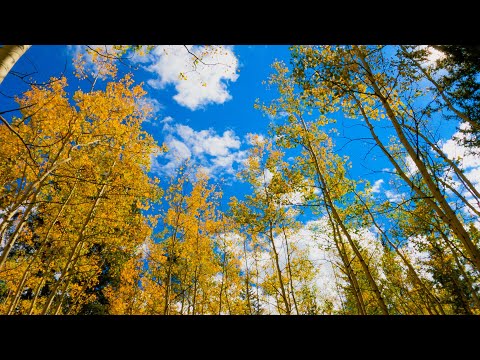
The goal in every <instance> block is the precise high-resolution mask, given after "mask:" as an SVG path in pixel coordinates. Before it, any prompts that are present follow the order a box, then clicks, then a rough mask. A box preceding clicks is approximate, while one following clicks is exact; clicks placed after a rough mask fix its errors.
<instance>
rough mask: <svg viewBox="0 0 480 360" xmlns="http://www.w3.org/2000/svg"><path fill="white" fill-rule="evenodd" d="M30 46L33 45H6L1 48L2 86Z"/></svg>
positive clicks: (0, 71)
mask: <svg viewBox="0 0 480 360" xmlns="http://www.w3.org/2000/svg"><path fill="white" fill-rule="evenodd" d="M30 46H32V45H4V46H2V47H0V85H1V84H2V82H3V80H4V79H5V77H6V76H7V75H8V73H9V72H10V70H12V68H13V66H14V65H15V64H16V62H17V61H18V59H20V57H21V56H22V55H23V54H25V52H26V51H27V50H28V49H29V48H30Z"/></svg>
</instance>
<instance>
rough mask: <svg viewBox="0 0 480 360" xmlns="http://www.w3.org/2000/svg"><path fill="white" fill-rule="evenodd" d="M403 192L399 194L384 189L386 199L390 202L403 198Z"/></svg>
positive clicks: (397, 201)
mask: <svg viewBox="0 0 480 360" xmlns="http://www.w3.org/2000/svg"><path fill="white" fill-rule="evenodd" d="M403 195H404V194H403V193H402V194H399V193H397V192H395V191H392V190H385V196H386V197H387V199H388V201H390V202H392V203H399V202H401V201H402V200H403Z"/></svg>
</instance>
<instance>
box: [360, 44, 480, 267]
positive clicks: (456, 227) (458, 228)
mask: <svg viewBox="0 0 480 360" xmlns="http://www.w3.org/2000/svg"><path fill="white" fill-rule="evenodd" d="M356 52H357V54H358V57H359V58H360V61H361V62H362V65H363V67H364V68H365V70H366V75H367V79H368V81H369V83H370V85H371V86H372V88H373V90H374V91H375V95H376V96H377V97H378V98H379V99H380V101H381V103H382V105H383V107H384V109H385V111H386V113H387V116H388V118H389V119H390V122H391V123H392V125H393V127H394V128H395V132H396V134H397V136H398V138H399V140H400V142H401V143H402V145H403V146H404V147H405V150H407V153H408V155H409V156H410V157H411V158H412V160H413V161H414V163H415V165H416V166H417V169H418V170H419V172H420V174H421V175H422V178H423V180H424V182H425V185H427V187H428V189H429V190H430V192H431V194H432V196H433V197H434V199H435V200H436V201H437V202H438V204H439V206H440V208H441V210H442V211H441V214H440V213H439V214H438V215H439V216H442V217H444V218H446V221H445V222H446V223H447V224H448V226H449V227H450V229H451V230H452V231H453V233H454V234H455V235H456V236H457V238H458V239H459V240H460V241H461V242H462V244H463V246H465V249H466V250H467V252H468V254H469V255H470V256H471V257H472V262H473V263H474V265H475V267H476V268H477V269H478V270H480V251H479V250H478V248H477V247H476V246H475V244H474V243H473V241H472V239H471V238H470V235H469V233H468V232H467V231H466V230H465V228H464V226H463V225H462V223H461V222H460V220H459V219H458V217H457V215H456V214H455V212H454V211H453V210H452V208H451V207H450V205H449V204H448V202H447V200H446V199H445V197H444V196H443V195H442V194H441V192H440V190H439V189H438V186H437V185H436V184H435V183H434V181H433V179H432V176H431V175H430V173H429V172H428V169H427V167H426V166H425V164H424V163H423V161H422V160H420V158H419V157H418V155H417V153H416V151H415V149H414V148H413V146H412V145H411V144H410V142H409V141H408V139H407V138H406V137H405V134H404V132H403V130H402V128H401V126H400V124H399V122H398V120H397V118H396V116H395V113H394V112H393V110H392V108H391V107H390V104H389V103H388V101H387V99H386V97H385V96H384V95H383V94H382V92H381V91H380V88H379V87H378V85H377V82H376V80H375V78H374V76H373V73H372V71H371V69H370V66H369V64H368V63H367V62H366V61H365V56H364V55H363V54H362V53H361V51H359V50H358V49H357V50H356ZM435 210H436V211H437V213H438V210H437V209H435Z"/></svg>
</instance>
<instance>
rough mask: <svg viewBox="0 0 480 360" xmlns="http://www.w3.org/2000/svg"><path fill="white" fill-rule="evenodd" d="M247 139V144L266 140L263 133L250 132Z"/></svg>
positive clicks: (246, 136)
mask: <svg viewBox="0 0 480 360" xmlns="http://www.w3.org/2000/svg"><path fill="white" fill-rule="evenodd" d="M245 140H246V141H247V144H249V145H255V143H263V142H265V136H263V135H261V134H254V133H248V134H247V135H245Z"/></svg>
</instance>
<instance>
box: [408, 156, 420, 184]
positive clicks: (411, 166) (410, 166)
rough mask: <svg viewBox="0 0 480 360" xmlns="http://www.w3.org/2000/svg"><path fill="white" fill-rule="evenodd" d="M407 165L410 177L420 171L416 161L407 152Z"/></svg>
mask: <svg viewBox="0 0 480 360" xmlns="http://www.w3.org/2000/svg"><path fill="white" fill-rule="evenodd" d="M405 165H406V166H407V171H406V174H407V176H408V177H410V178H411V177H412V176H414V175H415V174H416V173H417V172H418V168H417V165H415V161H413V159H412V158H411V157H410V155H408V154H407V156H405Z"/></svg>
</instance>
